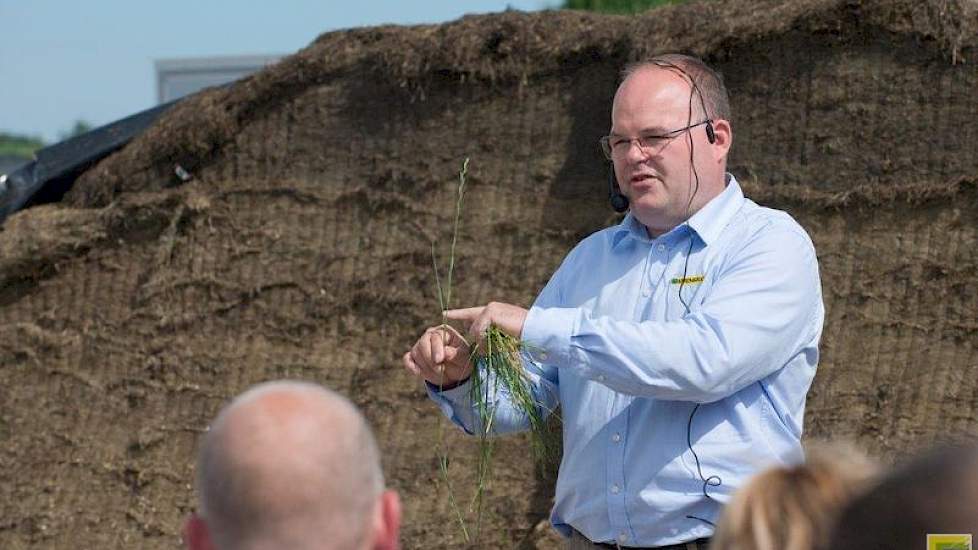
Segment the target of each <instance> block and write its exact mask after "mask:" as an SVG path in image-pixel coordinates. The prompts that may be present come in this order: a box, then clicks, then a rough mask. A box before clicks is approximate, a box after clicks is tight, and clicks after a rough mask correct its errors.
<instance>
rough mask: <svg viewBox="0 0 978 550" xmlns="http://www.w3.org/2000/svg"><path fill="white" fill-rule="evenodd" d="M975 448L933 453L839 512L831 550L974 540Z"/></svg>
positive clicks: (977, 497)
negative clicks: (943, 537)
mask: <svg viewBox="0 0 978 550" xmlns="http://www.w3.org/2000/svg"><path fill="white" fill-rule="evenodd" d="M976 503H978V445H974V444H972V445H969V446H962V445H947V446H942V447H938V448H935V449H933V450H930V451H928V452H927V453H925V454H923V455H921V456H919V457H918V458H916V459H914V460H912V461H910V462H909V463H907V464H905V465H904V466H901V467H899V468H897V469H895V470H894V471H892V472H891V473H889V474H887V475H886V476H884V477H883V478H882V479H881V480H880V481H879V483H878V484H876V485H875V486H873V487H872V488H870V489H869V490H868V491H867V492H866V493H865V494H863V495H861V496H860V497H858V498H856V499H854V500H853V501H852V502H850V503H849V505H848V506H846V507H845V509H844V510H843V512H842V514H841V516H840V518H839V521H838V523H837V525H836V528H835V533H834V534H833V535H832V537H831V546H830V548H832V549H833V550H835V549H838V550H848V549H859V550H873V549H888V548H925V547H926V541H927V535H928V534H978V504H976Z"/></svg>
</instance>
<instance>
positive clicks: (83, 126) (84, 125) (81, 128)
mask: <svg viewBox="0 0 978 550" xmlns="http://www.w3.org/2000/svg"><path fill="white" fill-rule="evenodd" d="M92 128H94V126H92V125H91V124H90V123H88V122H85V121H84V120H81V119H79V120H76V121H75V125H74V126H72V128H71V129H70V130H68V131H67V132H61V133H60V134H58V137H59V138H60V139H61V141H64V140H66V139H71V138H73V137H75V136H80V135H82V134H84V133H85V132H89V131H91V130H92Z"/></svg>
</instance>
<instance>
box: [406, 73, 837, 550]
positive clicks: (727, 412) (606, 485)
mask: <svg viewBox="0 0 978 550" xmlns="http://www.w3.org/2000/svg"><path fill="white" fill-rule="evenodd" d="M729 111H730V107H729V101H728V99H727V95H726V90H725V89H724V87H723V83H722V80H721V79H720V78H719V76H718V75H717V74H716V73H714V72H713V71H712V70H711V69H710V68H709V67H707V66H706V65H704V64H703V63H702V62H701V61H699V60H697V59H695V58H692V57H687V56H682V55H676V54H671V55H663V56H659V57H656V58H653V59H652V60H650V61H648V62H645V63H641V64H638V65H636V66H633V67H630V68H629V69H627V70H626V73H625V78H624V80H623V81H622V83H621V85H620V87H619V88H618V91H617V93H616V94H615V99H614V104H613V106H612V120H611V132H610V135H609V136H608V137H607V138H605V139H603V140H602V141H603V144H602V145H603V146H604V149H605V152H606V154H607V156H608V157H609V159H610V160H611V161H612V163H613V165H614V174H615V179H616V180H617V182H616V183H617V184H619V185H620V188H621V191H622V192H623V193H624V196H625V197H627V199H628V204H629V205H630V211H629V213H628V214H627V215H626V216H625V219H624V220H623V221H622V223H621V224H619V225H617V226H615V227H611V228H608V229H605V230H603V231H599V232H597V233H595V234H593V235H591V236H590V237H588V238H586V239H585V240H584V241H582V242H581V243H580V244H578V246H577V247H575V248H574V250H573V251H571V253H570V254H569V255H568V256H567V258H566V259H565V260H564V262H563V264H562V265H561V266H560V268H559V269H558V270H557V272H556V273H555V274H554V275H553V277H552V278H551V280H550V282H549V283H548V284H547V286H546V287H545V288H544V289H543V291H542V292H541V293H540V295H539V296H538V297H537V300H536V302H535V303H534V305H533V307H532V308H531V309H530V310H529V311H527V310H525V309H523V308H520V307H517V306H514V305H510V304H503V303H496V302H493V303H490V304H488V305H487V306H483V307H477V308H469V309H462V310H455V311H449V312H447V316H448V318H450V319H455V320H460V321H463V322H464V323H466V324H467V325H468V326H469V327H470V332H471V333H472V335H473V336H474V340H473V341H474V342H478V341H479V340H480V339H481V338H482V334H483V333H484V331H485V330H486V329H487V327H488V326H489V325H490V324H493V325H496V326H497V327H499V328H500V329H502V330H503V331H505V332H507V333H509V334H511V335H513V336H517V337H520V338H521V339H522V340H523V341H525V342H526V344H527V349H529V350H532V351H530V352H528V353H527V354H526V357H525V361H524V364H525V367H526V369H527V371H528V373H529V375H530V377H531V379H532V380H533V391H534V395H535V397H536V399H537V400H538V402H539V405H540V410H541V411H543V412H546V411H549V410H553V409H554V408H555V406H556V405H557V404H558V403H559V405H560V407H561V418H562V421H563V434H564V445H563V452H564V456H563V460H562V462H561V467H560V471H559V474H558V479H557V488H556V496H555V503H554V509H553V513H552V516H551V521H552V523H553V524H554V526H555V528H556V529H557V530H558V531H559V532H560V533H562V534H563V535H565V536H567V537H569V543H568V544H569V546H568V548H592V547H595V548H596V547H607V546H609V545H611V546H615V545H617V546H621V547H658V548H673V547H675V548H696V547H704V546H702V544H705V543H704V542H703V541H702V540H700V539H705V538H708V537H709V536H710V535H711V534H712V533H713V525H714V522H715V520H716V517H717V515H718V513H719V508H720V505H721V503H723V502H726V501H727V500H728V499H729V496H730V494H731V493H732V492H733V491H734V490H735V489H736V488H737V487H738V486H740V485H741V484H742V483H743V482H744V480H746V479H747V478H748V477H749V476H750V475H751V474H752V473H754V472H756V471H758V470H759V469H760V468H762V467H764V466H765V465H768V464H777V463H786V462H789V461H791V460H797V459H798V458H799V457H800V455H801V447H800V443H799V441H800V437H801V432H802V420H803V414H804V407H805V396H806V393H807V391H808V388H809V386H810V385H811V382H812V378H813V377H814V374H815V368H816V364H817V361H818V341H819V337H820V335H821V330H822V319H823V306H822V299H821V289H820V284H819V278H818V265H817V261H816V257H815V250H814V247H813V246H812V243H811V240H810V239H809V238H808V235H807V234H806V233H805V232H804V230H803V229H802V228H801V227H800V226H799V225H798V224H797V223H796V222H795V221H794V220H793V219H791V217H790V216H788V215H787V214H785V213H784V212H780V211H776V210H771V209H767V208H762V207H759V206H758V205H756V204H755V203H753V202H752V201H750V200H748V199H746V198H744V196H743V193H742V192H741V189H740V186H739V185H738V184H737V181H736V180H735V179H734V178H733V176H731V175H730V174H727V173H726V161H727V153H728V151H729V149H730V145H731V143H732V141H733V131H732V129H731V126H730V122H729V121H730V113H729ZM618 200H620V199H618ZM469 353H470V348H469V346H468V344H467V343H466V341H465V339H463V338H462V337H461V335H459V334H458V333H456V332H454V331H451V330H447V329H444V328H441V327H434V328H431V329H428V331H426V332H425V333H424V334H423V335H422V336H421V338H420V339H419V340H418V342H417V343H416V344H415V345H414V346H413V347H412V349H411V350H410V351H409V352H408V353H407V354H405V356H404V365H405V367H406V368H407V369H408V370H410V371H411V372H413V373H414V374H416V375H418V376H420V377H423V378H424V379H425V380H426V381H427V382H428V390H429V394H430V395H431V397H432V399H434V400H435V401H436V402H437V403H438V404H439V405H440V407H441V408H442V409H443V411H445V413H446V415H448V416H449V417H450V418H451V419H452V420H453V421H454V422H455V423H457V424H458V425H460V426H462V427H463V428H464V429H466V430H467V431H470V432H473V431H476V430H478V429H480V427H479V420H478V415H477V414H474V412H473V410H472V404H471V402H470V400H469V395H468V386H469V385H470V382H469V381H468V379H469V375H470V374H471V371H472V368H473V367H472V365H471V364H469V362H468V357H469ZM502 397H503V399H501V400H500V401H499V403H500V404H499V405H498V406H497V410H496V412H495V419H494V420H493V424H492V428H493V432H494V433H505V432H509V431H516V430H520V429H525V427H526V419H525V415H521V414H519V413H518V412H516V411H514V409H513V407H512V406H511V404H510V403H509V402H508V401H507V400H506V399H505V396H502ZM698 540H700V542H699V543H698V542H696V541H698ZM698 544H700V545H701V546H697V545H698ZM673 545H678V546H673Z"/></svg>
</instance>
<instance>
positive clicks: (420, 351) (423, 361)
mask: <svg viewBox="0 0 978 550" xmlns="http://www.w3.org/2000/svg"><path fill="white" fill-rule="evenodd" d="M426 347H427V344H426V341H425V337H424V336H422V337H421V339H420V340H418V343H417V344H415V345H414V347H413V348H411V359H413V360H414V364H416V365H417V366H418V368H420V369H421V372H424V370H425V369H426V368H429V367H430V366H431V361H430V360H429V359H428V357H426V356H425V348H426Z"/></svg>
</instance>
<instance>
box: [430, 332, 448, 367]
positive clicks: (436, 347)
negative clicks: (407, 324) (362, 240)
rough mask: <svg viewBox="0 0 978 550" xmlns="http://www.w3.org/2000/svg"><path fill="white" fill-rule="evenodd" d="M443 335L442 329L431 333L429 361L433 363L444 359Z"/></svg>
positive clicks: (439, 362) (438, 362)
mask: <svg viewBox="0 0 978 550" xmlns="http://www.w3.org/2000/svg"><path fill="white" fill-rule="evenodd" d="M445 336H446V335H445V332H444V331H442V330H438V331H435V332H434V333H432V335H431V361H432V363H434V364H435V365H439V364H441V362H442V361H444V360H445V351H444V348H445Z"/></svg>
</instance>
